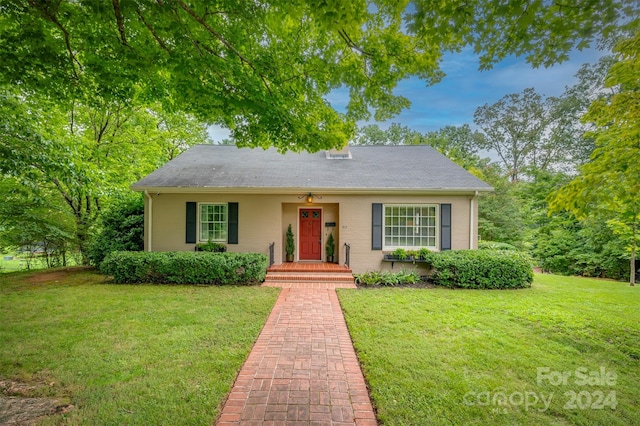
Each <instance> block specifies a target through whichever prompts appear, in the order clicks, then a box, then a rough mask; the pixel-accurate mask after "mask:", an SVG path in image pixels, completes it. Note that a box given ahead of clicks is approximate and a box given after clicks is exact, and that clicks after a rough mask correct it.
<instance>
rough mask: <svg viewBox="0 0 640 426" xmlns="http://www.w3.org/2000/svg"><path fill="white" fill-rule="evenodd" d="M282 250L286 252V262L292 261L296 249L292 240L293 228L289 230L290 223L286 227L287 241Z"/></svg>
mask: <svg viewBox="0 0 640 426" xmlns="http://www.w3.org/2000/svg"><path fill="white" fill-rule="evenodd" d="M284 250H285V252H286V253H287V262H293V254H294V253H295V251H296V245H295V243H294V241H293V230H291V224H289V227H288V228H287V242H286V244H285V247H284Z"/></svg>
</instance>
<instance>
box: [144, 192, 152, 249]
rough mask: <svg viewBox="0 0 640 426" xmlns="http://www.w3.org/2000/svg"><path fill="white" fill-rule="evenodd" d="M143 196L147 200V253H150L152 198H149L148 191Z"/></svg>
mask: <svg viewBox="0 0 640 426" xmlns="http://www.w3.org/2000/svg"><path fill="white" fill-rule="evenodd" d="M144 196H145V198H147V199H148V200H149V217H148V224H147V251H151V241H152V240H151V232H152V231H153V227H152V226H151V225H152V224H153V198H151V195H149V191H148V190H146V189H145V190H144Z"/></svg>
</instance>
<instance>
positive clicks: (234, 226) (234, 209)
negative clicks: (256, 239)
mask: <svg viewBox="0 0 640 426" xmlns="http://www.w3.org/2000/svg"><path fill="white" fill-rule="evenodd" d="M228 209H229V211H228V216H227V219H228V220H227V243H228V244H238V203H229V204H228Z"/></svg>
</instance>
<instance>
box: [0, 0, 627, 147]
mask: <svg viewBox="0 0 640 426" xmlns="http://www.w3.org/2000/svg"><path fill="white" fill-rule="evenodd" d="M565 3H566V2H543V1H531V2H506V3H505V2H504V1H502V0H470V1H446V2H435V3H434V2H433V1H428V0H415V1H412V2H409V1H408V0H401V1H396V0H373V1H368V2H367V1H364V0H355V1H349V2H345V1H337V0H329V1H324V2H320V3H314V4H311V3H309V2H306V1H302V0H286V1H283V0H270V1H264V2H246V1H237V0H219V1H216V2H186V1H183V0H176V1H166V0H157V1H153V0H131V1H122V2H121V1H120V0H113V1H112V2H97V1H88V0H78V1H64V0H57V1H51V0H49V1H47V0H43V1H31V0H8V1H5V2H3V3H2V4H1V5H0V41H1V42H0V59H1V62H2V67H0V84H12V85H17V86H19V87H20V88H21V90H24V91H27V92H28V91H37V92H40V93H44V94H46V95H47V96H51V97H53V98H55V99H60V98H65V97H67V98H82V97H83V96H90V97H100V98H104V99H107V100H109V101H118V102H127V101H128V100H129V99H130V98H131V97H132V96H133V93H136V92H137V91H138V90H140V89H143V92H144V93H145V96H147V97H148V99H149V100H162V101H163V103H164V104H165V105H164V108H165V109H166V110H167V111H172V110H173V109H180V110H185V111H188V112H191V113H195V114H196V115H198V116H199V118H201V119H204V120H206V121H208V122H210V123H217V124H220V125H223V126H225V127H227V128H229V129H230V130H231V133H232V137H233V139H234V140H236V141H237V142H238V144H239V145H250V146H263V147H266V146H270V145H274V146H276V147H278V148H279V149H281V150H289V149H291V150H300V149H307V150H311V151H313V150H318V149H322V148H328V147H332V146H338V145H342V144H344V143H345V142H346V141H347V140H348V139H349V138H350V137H351V136H352V134H353V132H354V125H353V123H354V122H355V121H356V120H361V119H369V118H370V115H371V111H375V112H374V115H375V118H376V119H378V120H384V119H388V118H390V117H391V116H392V115H394V114H397V113H398V112H399V111H400V110H401V109H403V108H407V107H408V106H409V101H408V100H407V99H406V98H404V97H402V96H399V95H396V94H394V93H393V89H394V87H395V86H396V84H397V83H398V81H400V80H401V79H404V78H407V77H409V76H417V77H419V78H421V79H423V80H424V81H425V82H426V84H433V83H435V82H437V81H438V80H439V79H440V78H441V77H442V75H443V74H442V72H441V70H440V68H439V62H440V60H441V57H442V53H443V52H446V51H459V50H461V49H462V48H464V47H467V46H470V47H472V48H473V49H474V51H475V52H476V53H478V54H479V56H480V68H483V69H484V68H490V67H491V66H492V65H493V64H495V63H496V62H498V61H500V60H501V59H503V58H504V57H506V56H507V55H512V54H515V55H518V56H525V57H526V59H527V61H528V62H529V63H531V64H532V65H534V66H541V65H544V66H548V65H550V64H553V63H556V62H559V61H562V60H565V59H567V58H568V54H569V52H570V51H571V50H572V49H574V48H578V49H582V48H585V47H588V46H589V45H590V44H592V43H594V42H598V41H599V40H601V39H602V38H606V37H608V36H610V35H611V33H612V32H614V31H616V30H617V28H618V27H619V25H620V22H627V24H626V25H627V26H633V25H636V24H637V21H635V20H633V19H627V18H626V17H633V16H637V12H638V11H637V4H634V3H635V2H628V1H627V0H584V1H580V2H570V4H565ZM341 87H344V88H346V89H347V90H348V91H349V95H350V97H349V103H348V105H347V109H346V114H340V113H338V112H337V111H336V110H335V109H334V108H333V107H332V106H331V105H330V103H329V102H328V100H327V99H328V97H327V96H328V95H329V94H330V93H331V92H332V91H333V90H335V89H338V88H341ZM78 92H82V96H79V94H78Z"/></svg>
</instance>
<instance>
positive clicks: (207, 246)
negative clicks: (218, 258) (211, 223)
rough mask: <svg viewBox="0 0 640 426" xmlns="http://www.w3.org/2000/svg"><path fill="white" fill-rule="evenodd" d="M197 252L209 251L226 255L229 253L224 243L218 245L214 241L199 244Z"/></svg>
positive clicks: (196, 248)
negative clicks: (225, 253)
mask: <svg viewBox="0 0 640 426" xmlns="http://www.w3.org/2000/svg"><path fill="white" fill-rule="evenodd" d="M195 250H196V251H208V252H212V253H224V252H226V251H227V246H226V245H225V244H223V243H216V242H214V241H211V240H209V241H207V242H206V243H198V244H196V247H195Z"/></svg>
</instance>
